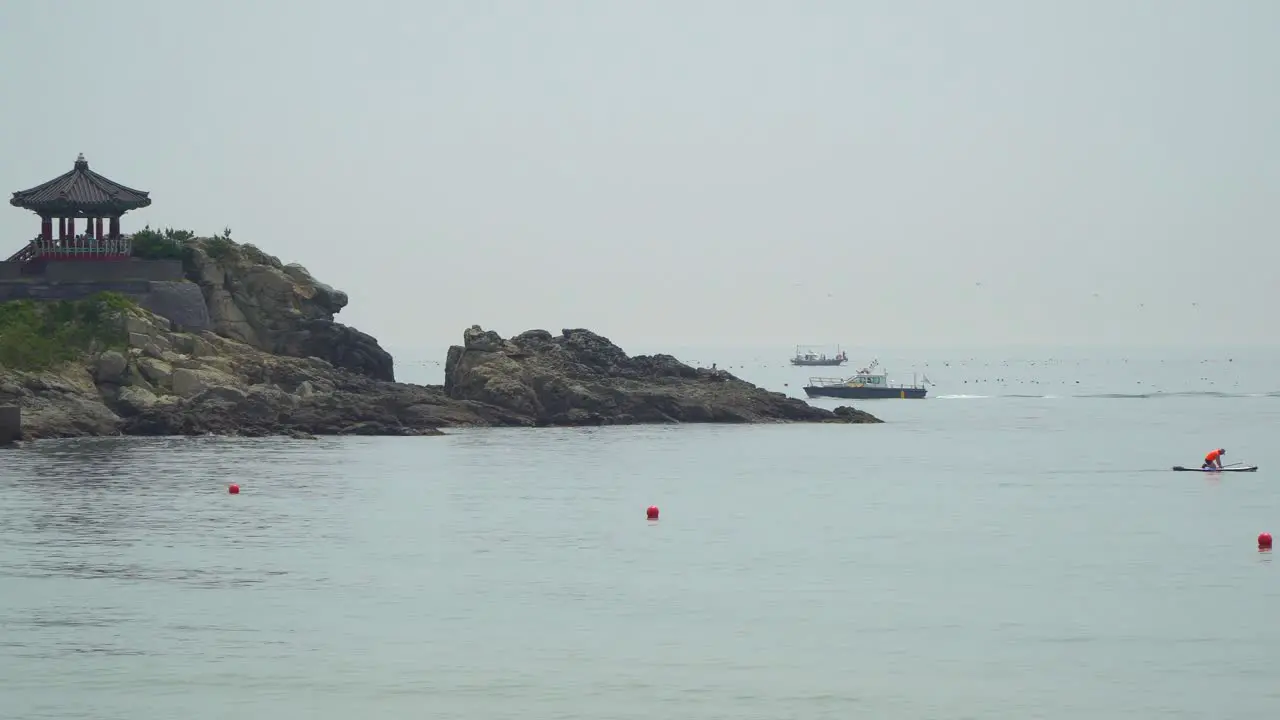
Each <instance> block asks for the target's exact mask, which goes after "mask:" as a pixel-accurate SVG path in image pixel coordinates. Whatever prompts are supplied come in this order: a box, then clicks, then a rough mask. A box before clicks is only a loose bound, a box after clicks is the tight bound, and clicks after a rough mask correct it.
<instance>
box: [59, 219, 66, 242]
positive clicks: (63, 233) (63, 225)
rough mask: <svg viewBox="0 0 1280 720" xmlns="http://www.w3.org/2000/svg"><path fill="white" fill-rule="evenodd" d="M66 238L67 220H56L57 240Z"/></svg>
mask: <svg viewBox="0 0 1280 720" xmlns="http://www.w3.org/2000/svg"><path fill="white" fill-rule="evenodd" d="M66 236H67V219H66V218H63V217H60V218H58V239H59V240H61V239H63V238H65V237H66Z"/></svg>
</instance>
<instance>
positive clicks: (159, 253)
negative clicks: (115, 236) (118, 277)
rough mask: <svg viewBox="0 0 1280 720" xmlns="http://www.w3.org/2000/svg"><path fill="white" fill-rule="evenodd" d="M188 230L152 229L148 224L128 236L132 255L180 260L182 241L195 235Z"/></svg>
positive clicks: (144, 258)
mask: <svg viewBox="0 0 1280 720" xmlns="http://www.w3.org/2000/svg"><path fill="white" fill-rule="evenodd" d="M195 236H196V234H195V233H193V232H191V231H190V230H175V229H173V228H165V229H164V230H152V229H151V226H150V225H148V226H146V227H144V228H143V229H141V230H139V231H138V232H136V233H134V234H133V235H132V236H130V244H131V245H132V246H133V256H134V257H136V258H139V259H142V260H181V259H182V255H183V249H184V247H185V245H184V243H186V241H187V240H190V239H191V238H193V237H195Z"/></svg>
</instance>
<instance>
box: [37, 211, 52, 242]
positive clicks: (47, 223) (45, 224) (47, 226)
mask: <svg viewBox="0 0 1280 720" xmlns="http://www.w3.org/2000/svg"><path fill="white" fill-rule="evenodd" d="M40 239H41V240H44V241H45V242H48V241H50V240H52V239H53V218H51V217H42V218H40Z"/></svg>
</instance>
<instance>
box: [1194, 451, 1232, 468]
mask: <svg viewBox="0 0 1280 720" xmlns="http://www.w3.org/2000/svg"><path fill="white" fill-rule="evenodd" d="M1226 454H1227V451H1226V450H1223V449H1222V448H1218V449H1217V450H1210V451H1209V452H1208V454H1206V455H1205V456H1204V464H1203V465H1201V466H1200V468H1201V469H1208V468H1212V469H1214V470H1221V469H1222V456H1223V455H1226Z"/></svg>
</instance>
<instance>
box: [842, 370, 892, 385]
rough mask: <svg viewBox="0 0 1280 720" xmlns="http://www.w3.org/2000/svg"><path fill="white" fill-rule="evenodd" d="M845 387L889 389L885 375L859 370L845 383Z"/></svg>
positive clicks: (887, 378) (887, 377)
mask: <svg viewBox="0 0 1280 720" xmlns="http://www.w3.org/2000/svg"><path fill="white" fill-rule="evenodd" d="M845 384H846V385H849V386H852V387H864V386H868V385H869V386H871V387H889V376H888V375H886V374H885V373H873V372H871V371H870V370H867V369H863V370H859V371H858V374H857V375H854V376H853V377H851V378H849V379H848V380H846V381H845Z"/></svg>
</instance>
